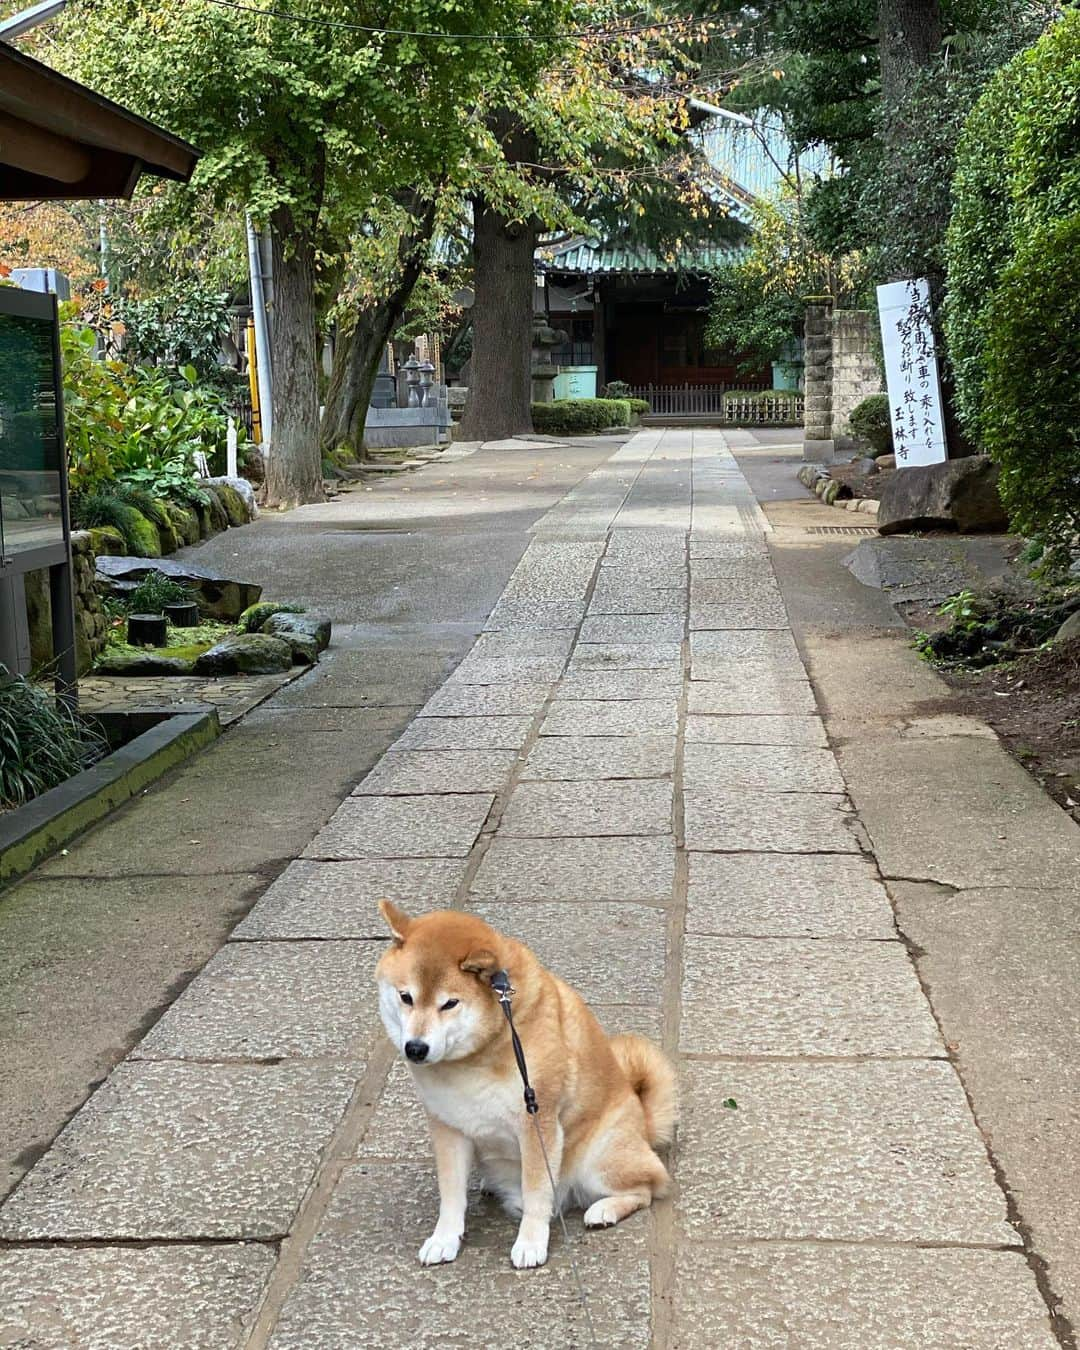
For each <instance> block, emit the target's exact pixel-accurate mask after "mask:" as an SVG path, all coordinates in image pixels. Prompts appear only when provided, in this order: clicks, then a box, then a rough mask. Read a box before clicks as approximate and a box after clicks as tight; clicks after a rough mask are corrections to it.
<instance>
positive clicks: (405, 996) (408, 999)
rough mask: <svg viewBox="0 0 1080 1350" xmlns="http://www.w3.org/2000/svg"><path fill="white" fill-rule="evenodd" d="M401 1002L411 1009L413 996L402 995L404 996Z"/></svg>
mask: <svg viewBox="0 0 1080 1350" xmlns="http://www.w3.org/2000/svg"><path fill="white" fill-rule="evenodd" d="M401 1001H402V1003H407V1004H408V1005H409V1007H410V1008H411V1007H412V994H406V993H402V995H401Z"/></svg>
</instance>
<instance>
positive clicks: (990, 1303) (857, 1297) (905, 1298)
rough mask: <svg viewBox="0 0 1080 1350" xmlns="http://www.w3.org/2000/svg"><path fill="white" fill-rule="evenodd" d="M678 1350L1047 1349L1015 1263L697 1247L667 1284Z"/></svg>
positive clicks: (919, 1254)
mask: <svg viewBox="0 0 1080 1350" xmlns="http://www.w3.org/2000/svg"><path fill="white" fill-rule="evenodd" d="M675 1281H676V1282H675V1298H674V1304H675V1321H676V1325H677V1327H678V1334H677V1337H676V1338H675V1339H674V1340H673V1341H672V1345H673V1346H675V1347H677V1350H716V1347H719V1346H732V1347H734V1346H740V1347H741V1346H753V1347H757V1346H762V1347H765V1346H768V1347H774V1346H775V1347H792V1350H795V1347H797V1350H870V1347H873V1350H913V1347H916V1346H919V1347H926V1348H927V1350H929V1347H931V1346H932V1347H933V1348H934V1350H972V1347H973V1346H977V1347H979V1348H980V1350H1019V1347H1021V1346H1023V1347H1024V1350H1054V1347H1056V1346H1057V1344H1058V1342H1057V1339H1056V1338H1055V1337H1054V1336H1053V1335H1052V1333H1051V1331H1050V1327H1049V1324H1048V1322H1047V1316H1046V1305H1045V1304H1044V1303H1043V1301H1042V1299H1041V1298H1040V1297H1039V1291H1038V1289H1037V1288H1036V1286H1035V1281H1034V1280H1033V1279H1032V1277H1031V1269H1030V1267H1029V1266H1028V1264H1027V1262H1026V1261H1025V1260H1024V1258H1023V1256H1022V1255H1021V1254H1020V1253H1018V1252H989V1251H949V1250H947V1249H941V1248H938V1249H936V1250H931V1251H926V1250H920V1249H918V1248H914V1247H874V1246H852V1247H846V1246H829V1247H824V1246H819V1247H814V1246H809V1245H800V1244H795V1243H770V1244H768V1245H767V1246H745V1245H740V1244H738V1243H733V1244H732V1245H731V1246H718V1245H715V1244H702V1245H695V1246H688V1247H686V1248H685V1250H684V1251H683V1252H682V1253H681V1255H680V1259H679V1264H678V1270H677V1272H676V1277H675Z"/></svg>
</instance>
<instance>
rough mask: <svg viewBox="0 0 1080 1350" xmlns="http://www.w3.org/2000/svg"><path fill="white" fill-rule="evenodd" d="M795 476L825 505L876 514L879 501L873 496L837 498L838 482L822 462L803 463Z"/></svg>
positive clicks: (863, 513) (869, 514) (870, 514)
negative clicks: (841, 499) (840, 499)
mask: <svg viewBox="0 0 1080 1350" xmlns="http://www.w3.org/2000/svg"><path fill="white" fill-rule="evenodd" d="M795 477H796V478H797V479H798V480H799V482H800V483H801V484H802V485H803V487H805V488H809V490H810V491H811V492H812V493H813V494H814V496H815V497H820V498H821V500H822V502H823V503H824V504H825V505H826V506H836V507H838V508H839V509H840V510H841V511H858V512H859V513H860V514H861V515H867V516H876V515H877V513H878V507H879V506H880V503H879V502H878V501H876V500H875V499H874V498H873V497H852V498H850V499H847V500H844V501H838V500H837V493H838V492H839V490H840V484H839V483H838V482H837V481H836V479H835V478H833V476H832V475H831V474H830V473H829V470H828V468H826V466H825V465H823V464H804V465H803V466H802V467H801V468H800V469H798V470H797V471H796V474H795Z"/></svg>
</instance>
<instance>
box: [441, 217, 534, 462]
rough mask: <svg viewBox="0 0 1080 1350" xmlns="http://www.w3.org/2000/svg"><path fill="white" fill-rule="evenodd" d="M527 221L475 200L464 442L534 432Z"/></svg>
mask: <svg viewBox="0 0 1080 1350" xmlns="http://www.w3.org/2000/svg"><path fill="white" fill-rule="evenodd" d="M536 240H537V230H536V226H535V225H534V224H532V223H531V222H525V223H522V222H521V221H508V220H507V219H506V218H505V217H503V216H501V215H499V213H498V212H497V211H492V210H490V209H489V208H488V207H487V205H486V204H485V203H484V202H482V201H480V200H477V201H475V202H474V203H473V294H474V297H475V298H474V300H473V307H472V320H473V348H472V356H471V358H470V360H469V366H470V372H471V373H470V376H469V393H468V397H467V399H466V401H465V411H464V413H463V415H462V418H461V429H460V433H459V435H460V438H461V439H462V440H464V441H493V440H500V439H502V438H503V437H505V436H516V435H519V434H520V433H521V432H529V431H531V430H532V413H531V411H530V405H531V403H532V326H533V291H534V288H535V285H536V282H535V274H534V268H533V254H534V253H535V251H536Z"/></svg>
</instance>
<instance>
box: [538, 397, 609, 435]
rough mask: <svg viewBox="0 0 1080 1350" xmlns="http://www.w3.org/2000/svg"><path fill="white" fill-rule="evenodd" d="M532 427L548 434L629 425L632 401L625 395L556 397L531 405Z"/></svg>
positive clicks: (567, 433)
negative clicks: (623, 396)
mask: <svg viewBox="0 0 1080 1350" xmlns="http://www.w3.org/2000/svg"><path fill="white" fill-rule="evenodd" d="M532 419H533V427H534V429H535V430H536V431H539V432H544V433H546V434H547V435H549V436H588V435H589V434H590V433H595V432H597V431H606V430H607V428H608V427H628V426H629V425H630V403H629V400H627V399H623V398H557V399H556V400H555V401H554V402H553V403H534V404H533V405H532Z"/></svg>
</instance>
